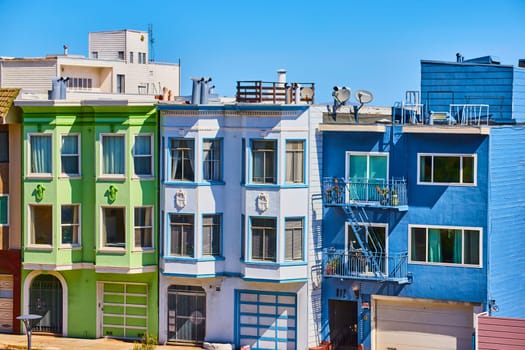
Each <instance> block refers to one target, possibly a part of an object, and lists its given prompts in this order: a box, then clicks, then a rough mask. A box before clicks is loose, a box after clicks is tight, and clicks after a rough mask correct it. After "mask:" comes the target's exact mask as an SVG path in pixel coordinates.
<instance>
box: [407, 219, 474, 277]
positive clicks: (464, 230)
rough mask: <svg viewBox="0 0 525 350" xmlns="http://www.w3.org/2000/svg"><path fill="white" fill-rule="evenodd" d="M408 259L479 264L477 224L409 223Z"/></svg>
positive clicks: (415, 261)
mask: <svg viewBox="0 0 525 350" xmlns="http://www.w3.org/2000/svg"><path fill="white" fill-rule="evenodd" d="M409 235H410V236H409V247H410V262H411V263H426V264H447V265H449V264H450V265H465V266H474V267H480V266H481V261H482V260H481V249H482V229H481V228H479V227H453V226H419V225H409Z"/></svg>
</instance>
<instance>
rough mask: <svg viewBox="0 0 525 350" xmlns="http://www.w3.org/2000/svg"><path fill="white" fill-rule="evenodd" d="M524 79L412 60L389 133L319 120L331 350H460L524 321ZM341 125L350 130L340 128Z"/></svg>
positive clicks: (486, 64) (487, 64)
mask: <svg viewBox="0 0 525 350" xmlns="http://www.w3.org/2000/svg"><path fill="white" fill-rule="evenodd" d="M524 82H525V69H523V68H521V67H512V66H505V65H501V64H499V63H497V61H496V60H495V59H493V58H491V57H484V58H479V59H475V60H463V59H462V58H461V57H458V60H457V61H456V62H435V61H422V62H421V92H415V91H412V92H407V94H406V99H405V101H404V102H403V103H400V104H398V105H397V106H396V107H394V108H393V109H392V121H393V123H387V124H385V123H377V118H376V119H373V118H372V119H370V118H369V119H368V120H367V119H366V118H365V119H363V118H360V119H359V120H360V123H359V124H356V123H353V122H343V120H346V119H344V118H343V117H342V116H341V117H339V116H336V120H335V121H334V120H333V119H332V117H331V116H327V117H325V119H324V121H323V124H322V125H321V126H320V130H321V131H322V133H323V157H322V158H323V169H322V174H323V187H322V195H323V205H324V208H325V210H324V215H323V247H324V250H323V281H322V291H323V308H322V310H323V316H322V332H323V336H324V338H326V339H327V338H329V339H330V340H331V342H332V345H333V347H334V348H335V349H342V348H349V349H352V348H356V347H357V346H358V345H359V344H362V346H363V347H364V348H365V349H416V348H417V349H422V348H428V346H429V344H432V345H433V346H434V348H436V349H471V348H472V344H473V339H474V338H473V334H474V333H475V326H474V325H475V322H474V321H475V315H476V314H479V313H483V312H488V313H491V314H496V315H498V316H506V317H525V305H524V304H523V302H522V299H523V295H524V293H525V285H524V284H523V278H524V277H525V257H524V255H523V254H522V252H521V251H522V248H521V241H522V237H523V233H522V232H523V229H522V226H523V221H524V219H525V215H524V212H525V211H524V209H525V187H524V186H521V184H522V183H523V182H524V180H525V153H524V152H523V151H522V150H521V148H522V147H521V145H522V144H523V140H524V139H525V128H524V127H523V126H522V125H521V123H522V122H523V118H524V117H525V114H524V113H523V112H524V108H525V106H524V105H525V87H524ZM350 120H353V119H352V118H350Z"/></svg>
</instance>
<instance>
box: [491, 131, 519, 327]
mask: <svg viewBox="0 0 525 350" xmlns="http://www.w3.org/2000/svg"><path fill="white" fill-rule="evenodd" d="M490 140H491V142H490V150H491V152H490V172H489V184H490V187H489V188H490V192H489V203H490V207H489V225H490V227H491V232H490V235H489V238H488V239H489V259H490V261H489V270H488V276H489V290H488V298H489V299H494V300H495V301H496V304H497V305H498V308H499V311H497V312H494V313H493V315H495V316H502V317H522V318H523V317H525V303H524V302H523V297H524V296H525V254H524V252H523V249H524V248H523V247H524V245H523V242H524V239H525V230H524V226H525V186H524V185H523V184H524V183H525V152H524V151H523V145H524V143H523V140H525V127H522V126H519V127H510V126H508V127H500V128H493V129H492V130H491V137H490Z"/></svg>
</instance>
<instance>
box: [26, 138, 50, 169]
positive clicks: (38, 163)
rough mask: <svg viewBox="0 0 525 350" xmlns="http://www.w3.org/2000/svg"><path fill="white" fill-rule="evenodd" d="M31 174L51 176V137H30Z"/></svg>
mask: <svg viewBox="0 0 525 350" xmlns="http://www.w3.org/2000/svg"><path fill="white" fill-rule="evenodd" d="M29 143H30V157H31V158H30V159H31V160H30V163H31V164H30V171H31V174H46V175H51V172H52V162H51V135H45V134H40V135H30V136H29Z"/></svg>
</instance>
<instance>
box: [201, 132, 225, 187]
mask: <svg viewBox="0 0 525 350" xmlns="http://www.w3.org/2000/svg"><path fill="white" fill-rule="evenodd" d="M221 158H222V140H221V139H213V140H204V142H203V159H204V164H203V165H204V170H203V171H204V175H203V178H204V180H207V181H221V180H222V173H221V170H222V169H221V168H222V165H221Z"/></svg>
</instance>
